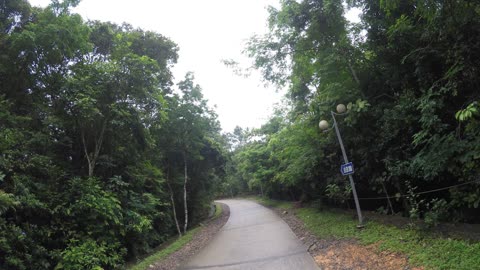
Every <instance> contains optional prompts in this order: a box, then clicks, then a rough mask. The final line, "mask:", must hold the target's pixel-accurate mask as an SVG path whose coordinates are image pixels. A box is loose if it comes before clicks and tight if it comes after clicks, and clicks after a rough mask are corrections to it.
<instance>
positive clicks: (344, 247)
mask: <svg viewBox="0 0 480 270" xmlns="http://www.w3.org/2000/svg"><path fill="white" fill-rule="evenodd" d="M272 210H274V211H275V212H276V213H277V214H278V215H279V216H280V217H282V219H283V220H284V221H285V222H286V223H287V224H288V225H289V226H290V228H291V229H292V230H293V232H294V233H295V234H296V235H297V237H298V238H299V239H300V240H301V241H302V242H303V243H304V244H305V245H306V246H307V247H308V252H309V253H310V254H311V255H312V257H313V258H314V259H315V262H316V263H317V264H318V266H319V267H320V268H321V269H322V270H345V269H369V270H370V269H382V270H399V269H405V270H406V269H412V270H422V269H423V268H415V267H411V266H410V265H409V263H408V258H407V257H406V256H404V255H402V254H399V253H395V252H388V251H382V252H380V251H379V250H378V247H377V246H376V245H369V246H364V245H361V244H359V243H358V242H357V241H355V240H351V239H350V240H338V239H319V238H317V237H316V236H315V235H313V234H312V233H311V232H309V231H308V230H307V229H306V228H305V225H304V223H303V222H302V221H301V220H300V219H299V218H298V217H296V216H295V213H294V212H295V209H289V210H285V209H279V208H272Z"/></svg>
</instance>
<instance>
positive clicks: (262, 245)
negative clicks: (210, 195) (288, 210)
mask: <svg viewBox="0 0 480 270" xmlns="http://www.w3.org/2000/svg"><path fill="white" fill-rule="evenodd" d="M219 202H222V203H225V204H227V205H228V206H229V207H230V218H229V219H228V221H227V223H226V224H225V226H224V227H223V228H222V229H221V230H220V232H218V234H217V235H216V236H215V238H214V239H213V240H212V241H211V242H210V243H209V244H208V245H207V246H206V247H205V248H204V249H203V250H202V251H200V252H199V253H198V254H196V255H195V256H194V257H193V258H191V259H190V261H189V262H188V263H187V264H186V265H184V266H183V267H182V268H181V269H190V270H193V269H212V270H213V269H223V270H237V269H238V270H240V269H241V270H254V269H255V270H270V269H271V270H273V269H274V270H297V269H298V270H318V269H319V268H318V267H317V266H316V264H315V262H314V261H313V259H312V257H311V256H310V254H308V252H307V250H306V248H305V247H304V246H303V245H302V243H301V242H300V240H298V239H297V237H296V236H295V234H294V233H293V232H292V230H290V227H288V225H287V224H286V223H285V222H284V221H283V220H282V219H281V218H280V217H278V216H277V215H276V214H275V213H274V212H273V211H271V210H269V209H267V208H265V207H263V206H261V205H259V204H258V203H255V202H252V201H249V200H222V201H219Z"/></svg>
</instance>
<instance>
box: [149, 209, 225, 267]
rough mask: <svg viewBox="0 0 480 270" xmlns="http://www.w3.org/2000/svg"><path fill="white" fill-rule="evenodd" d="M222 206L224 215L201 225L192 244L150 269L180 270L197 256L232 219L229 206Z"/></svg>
mask: <svg viewBox="0 0 480 270" xmlns="http://www.w3.org/2000/svg"><path fill="white" fill-rule="evenodd" d="M219 204H220V205H221V206H222V209H223V211H222V215H221V216H220V217H218V218H216V219H211V220H208V221H206V222H204V223H202V224H201V226H202V228H201V230H200V231H199V232H197V233H195V235H194V236H193V238H192V241H190V243H188V244H186V245H185V246H184V247H182V248H181V249H179V250H177V251H175V252H174V253H172V254H170V255H169V256H168V257H166V258H165V259H163V260H162V261H159V262H156V263H155V264H153V265H151V266H150V267H149V269H152V270H173V269H177V268H179V267H180V266H181V265H182V264H183V263H185V262H186V261H187V260H188V259H190V258H191V257H192V256H194V255H195V254H197V253H198V252H199V251H200V250H201V249H202V248H203V247H205V246H206V245H207V244H208V242H210V240H211V239H212V238H213V237H214V236H215V234H216V233H217V232H219V231H220V229H221V228H222V227H223V225H225V223H226V222H227V220H228V218H229V217H230V208H229V207H228V205H226V204H223V203H219Z"/></svg>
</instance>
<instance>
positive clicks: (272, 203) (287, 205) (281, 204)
mask: <svg viewBox="0 0 480 270" xmlns="http://www.w3.org/2000/svg"><path fill="white" fill-rule="evenodd" d="M247 199H251V200H254V201H257V202H258V203H260V204H262V205H264V206H267V207H276V208H281V209H291V208H292V202H288V201H279V200H272V199H269V198H267V197H260V196H253V197H247Z"/></svg>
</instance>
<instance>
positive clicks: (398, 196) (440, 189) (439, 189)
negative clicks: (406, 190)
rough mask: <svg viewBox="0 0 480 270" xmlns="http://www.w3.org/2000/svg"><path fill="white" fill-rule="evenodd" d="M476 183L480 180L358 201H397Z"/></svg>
mask: <svg viewBox="0 0 480 270" xmlns="http://www.w3.org/2000/svg"><path fill="white" fill-rule="evenodd" d="M476 182H480V179H477V180H473V181H469V182H465V183H460V184H456V185H452V186H448V187H442V188H436V189H432V190H427V191H422V192H417V193H413V194H408V195H405V194H400V195H395V196H385V197H370V198H358V199H359V200H382V199H397V198H402V197H408V196H412V195H420V194H428V193H433V192H437V191H442V190H447V189H451V188H454V187H459V186H465V185H468V184H472V183H476Z"/></svg>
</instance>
